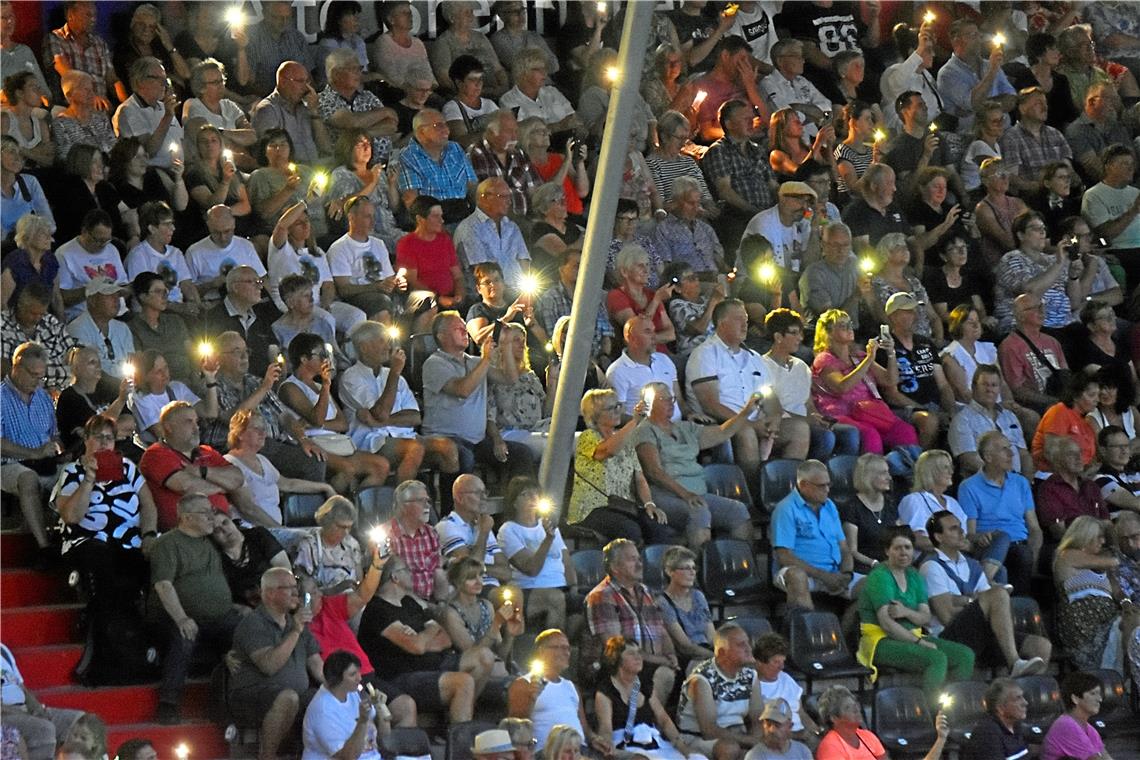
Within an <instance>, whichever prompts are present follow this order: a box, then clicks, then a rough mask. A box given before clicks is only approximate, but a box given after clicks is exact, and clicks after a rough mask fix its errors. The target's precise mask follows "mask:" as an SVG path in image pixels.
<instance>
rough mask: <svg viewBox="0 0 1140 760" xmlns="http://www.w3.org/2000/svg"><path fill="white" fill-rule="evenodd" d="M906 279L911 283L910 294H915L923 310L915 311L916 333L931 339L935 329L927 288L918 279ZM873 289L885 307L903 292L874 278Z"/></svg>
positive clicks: (880, 278)
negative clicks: (891, 298)
mask: <svg viewBox="0 0 1140 760" xmlns="http://www.w3.org/2000/svg"><path fill="white" fill-rule="evenodd" d="M905 277H906V281H907V282H908V283H910V292H911V293H913V294H914V298H915V300H916V301H918V302H919V304H920V306H921V308H918V309H915V310H914V332H915V334H916V335H922V336H923V337H926V338H929V337H931V336H933V335H934V328H933V327H931V325H930V314H928V313H927V311H926V304H928V303H930V297H929V296H928V295H927V294H926V287H925V286H924V285H923V284H922V282H921V281H920V280H919V279H918V278H917V277H915V276H914V275H910V274H908V275H905ZM871 287H872V288H874V290H875V299H876V300H877V301H878V302H879V303H881V304H883V305H884V306H886V303H887V299H888V298H890V297H891V296H893V295H894V294H895V293H899V292H901V291H900V290H899V289H898V288H896V287H895V286H894V285H892V284H891V283H889V282H887V281H886V280H884V279H883V278H882V277H874V278H872V279H871Z"/></svg>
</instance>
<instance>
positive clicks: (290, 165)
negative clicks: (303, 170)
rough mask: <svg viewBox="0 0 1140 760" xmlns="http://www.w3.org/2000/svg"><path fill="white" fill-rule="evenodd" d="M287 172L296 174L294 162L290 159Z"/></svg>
mask: <svg viewBox="0 0 1140 760" xmlns="http://www.w3.org/2000/svg"><path fill="white" fill-rule="evenodd" d="M289 173H290V174H296V173H297V165H296V164H295V163H293V162H292V161H290V162H289Z"/></svg>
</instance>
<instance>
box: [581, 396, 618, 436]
mask: <svg viewBox="0 0 1140 760" xmlns="http://www.w3.org/2000/svg"><path fill="white" fill-rule="evenodd" d="M610 399H613V400H614V401H617V400H618V397H617V394H616V393H614V392H613V391H612V390H610V389H609V388H594V389H592V390H588V391H586V395H584V396H582V401H581V402H580V403H579V407H580V408H581V412H582V419H583V420H585V422H586V427H588V428H590V429H591V430H597V429H598V414H599V412H601V409H602V404H603V403H605V402H606V401H608V400H610Z"/></svg>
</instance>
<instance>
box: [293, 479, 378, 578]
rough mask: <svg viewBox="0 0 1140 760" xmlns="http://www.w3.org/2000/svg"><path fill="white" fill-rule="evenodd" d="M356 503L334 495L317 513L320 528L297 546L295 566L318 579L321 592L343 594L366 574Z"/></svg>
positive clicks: (316, 518) (308, 534) (299, 570)
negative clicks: (357, 534) (357, 530)
mask: <svg viewBox="0 0 1140 760" xmlns="http://www.w3.org/2000/svg"><path fill="white" fill-rule="evenodd" d="M356 518H357V513H356V506H355V505H354V504H353V503H352V502H351V501H349V500H348V499H346V498H344V497H343V496H330V497H329V498H328V499H327V500H326V501H325V503H324V504H322V505H321V506H320V507H319V508H318V509H317V512H316V514H315V515H314V519H315V520H316V522H317V528H316V530H314V531H312V532H310V533H307V534H306V535H305V536H304V537H303V538H302V539H301V541H300V542H299V544H298V545H297V556H296V557H295V558H294V560H293V566H294V567H295V568H296V569H297V571H298V572H301V573H304V574H305V575H307V576H309V577H310V578H312V579H313V580H315V581H316V582H317V586H318V587H320V589H321V593H323V594H326V595H335V594H341V593H344V592H345V591H347V590H349V589H350V588H352V586H353V585H354V584H356V583H358V582H359V581H360V579H361V578H362V577H363V569H364V564H363V563H364V553H363V551H362V550H361V548H360V544H359V543H358V542H357V540H356V538H355V537H354V536H353V535H352V529H353V526H354V525H355V524H356Z"/></svg>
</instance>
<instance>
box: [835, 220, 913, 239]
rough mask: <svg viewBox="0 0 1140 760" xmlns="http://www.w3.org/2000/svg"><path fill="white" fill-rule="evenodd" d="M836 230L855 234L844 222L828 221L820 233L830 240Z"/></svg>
mask: <svg viewBox="0 0 1140 760" xmlns="http://www.w3.org/2000/svg"><path fill="white" fill-rule="evenodd" d="M836 232H846V233H847V237H849V238H850V237H853V235H852V234H851V228H850V227H848V226H847V225H846V224H844V223H843V222H828V223H827V224H825V225H823V230H822V231H821V232H820V233H819V234H820V237H821V238H823V239H825V240H830V239H831V236H832V235H834V234H835V233H836ZM897 234H898V233H897V232H892V233H889V235H897ZM884 237H887V236H884ZM905 239H906V238H903V240H905Z"/></svg>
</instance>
